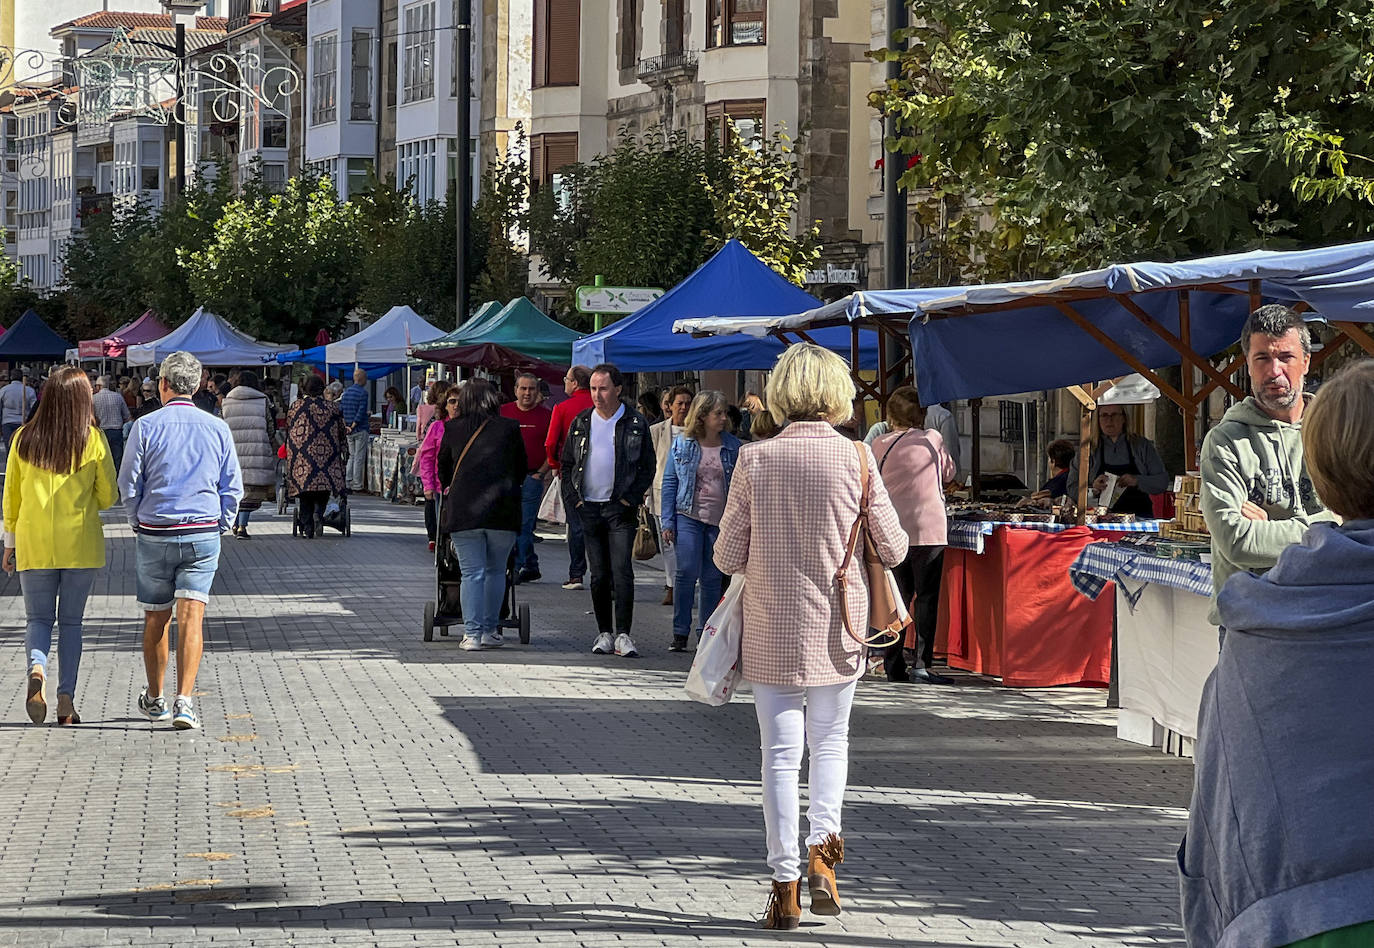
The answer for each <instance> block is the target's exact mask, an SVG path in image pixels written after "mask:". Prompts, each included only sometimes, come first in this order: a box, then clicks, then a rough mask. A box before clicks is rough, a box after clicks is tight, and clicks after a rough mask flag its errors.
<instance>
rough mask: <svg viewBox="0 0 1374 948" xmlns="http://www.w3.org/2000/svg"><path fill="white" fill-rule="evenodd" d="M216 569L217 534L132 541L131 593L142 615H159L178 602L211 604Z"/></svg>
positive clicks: (140, 536) (141, 537) (146, 537)
mask: <svg viewBox="0 0 1374 948" xmlns="http://www.w3.org/2000/svg"><path fill="white" fill-rule="evenodd" d="M218 568H219V534H218V533H196V534H191V535H189V536H182V537H158V536H149V535H148V534H146V533H140V534H138V535H137V536H136V537H135V538H134V592H135V595H136V596H137V597H138V607H139V608H140V609H142V610H143V611H144V612H162V611H163V610H165V609H170V608H172V606H173V605H175V604H176V601H177V600H178V599H195V600H197V601H199V602H206V603H208V602H209V601H210V587H211V586H212V585H213V584H214V582H215V570H217V569H218Z"/></svg>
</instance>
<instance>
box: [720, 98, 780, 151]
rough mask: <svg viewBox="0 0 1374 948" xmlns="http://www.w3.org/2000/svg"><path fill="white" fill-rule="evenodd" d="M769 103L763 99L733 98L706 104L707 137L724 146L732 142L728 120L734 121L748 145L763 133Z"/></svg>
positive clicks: (736, 128)
mask: <svg viewBox="0 0 1374 948" xmlns="http://www.w3.org/2000/svg"><path fill="white" fill-rule="evenodd" d="M766 105H767V103H766V102H765V101H764V100H763V99H733V100H730V101H728V102H714V103H712V104H710V105H708V106H706V138H707V140H708V141H713V142H715V143H716V144H718V145H720V146H722V147H724V146H725V145H728V144H729V143H730V136H729V134H728V132H727V129H728V127H729V126H727V125H726V120H727V119H728V120H729V121H731V122H733V123H734V126H735V131H736V132H737V133H738V134H739V137H740V139H741V140H743V141H744V143H745V144H746V145H747V144H749V143H751V142H754V141H756V140H757V139H759V138H760V137H761V136H762V135H763V116H764V109H765V107H766Z"/></svg>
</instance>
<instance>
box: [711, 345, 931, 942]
mask: <svg viewBox="0 0 1374 948" xmlns="http://www.w3.org/2000/svg"><path fill="white" fill-rule="evenodd" d="M766 394H767V399H768V407H769V409H770V410H771V411H772V414H773V417H774V418H775V419H776V420H777V421H778V422H779V423H783V424H786V427H785V428H783V430H782V431H781V432H780V433H779V434H777V435H776V436H774V437H773V438H770V439H769V440H767V441H764V442H761V443H757V444H746V445H744V447H742V448H741V449H740V453H739V460H738V461H737V462H736V464H735V474H734V477H733V479H732V480H731V483H730V495H729V498H728V499H727V501H726V505H725V514H724V516H722V517H721V521H720V536H719V537H718V538H717V540H716V548H715V558H716V565H717V566H718V567H720V570H721V572H723V573H726V574H730V573H743V574H744V577H745V583H744V595H743V605H744V627H743V634H742V636H741V642H740V658H741V665H740V670H741V672H742V673H743V676H744V678H745V680H747V681H749V682H751V683H752V684H753V686H754V707H755V711H756V712H757V714H758V720H759V736H760V742H761V747H762V756H763V814H764V827H765V830H766V833H767V838H768V866H769V868H770V869H772V870H773V892H772V896H771V897H770V898H769V901H768V907H767V909H766V911H765V916H764V919H763V925H764V927H765V928H775V929H776V928H780V929H795V928H797V927H798V925H800V924H801V903H800V897H799V896H800V892H799V890H800V888H801V878H800V877H801V859H800V854H799V852H798V849H797V831H798V823H799V822H800V814H799V810H800V805H799V802H798V793H799V791H798V783H799V773H798V772H799V771H800V769H801V761H802V750H803V744H805V745H806V746H808V747H809V748H810V751H811V771H810V775H809V777H808V780H807V785H808V795H809V797H810V801H811V806H810V809H809V810H808V812H807V820H808V823H809V824H810V825H809V832H808V833H807V838H806V841H807V844H808V846H809V847H810V849H809V858H808V862H807V883H808V885H807V887H808V889H809V891H810V894H811V912H812V914H815V915H838V914H840V899H839V892H838V889H837V885H836V882H835V864H836V863H838V862H841V861H842V860H843V859H844V841H843V839H842V838H841V836H840V808H841V805H842V803H843V802H844V789H845V781H846V775H847V773H848V769H849V710H850V706H851V705H852V703H853V701H854V686H855V683H856V682H857V681H858V679H859V676H860V675H862V674H863V672H864V665H865V658H864V646H863V645H862V644H861V643H860V642H858V641H856V640H855V639H853V638H851V637H850V636H849V635H848V634H847V633H846V632H845V629H844V623H843V615H844V610H846V609H847V610H848V615H849V617H850V620H851V624H852V626H853V627H854V628H855V629H860V630H866V629H867V628H868V589H867V585H866V581H865V576H864V570H863V568H862V566H861V564H859V563H857V562H852V563H851V566H850V568H849V570H848V578H849V583H848V586H847V592H846V600H845V602H841V600H840V591H839V586H838V583H837V581H836V574H837V573H838V572H839V569H840V566H841V564H842V563H843V562H844V560H845V550H846V548H847V545H848V540H849V533H850V530H851V528H852V527H853V525H854V521H855V519H856V518H857V517H858V515H859V503H860V498H861V496H862V493H863V489H862V480H861V476H860V471H861V464H860V452H862V453H863V456H864V457H863V460H865V461H866V462H867V466H868V477H869V487H868V496H869V507H868V530H869V533H870V534H871V536H872V538H873V543H874V545H875V547H876V548H877V551H878V555H879V557H880V558H881V559H882V561H883V562H884V563H885V564H886V565H887V566H889V567H892V566H896V565H897V564H898V563H900V562H902V560H903V559H904V558H905V557H906V555H907V548H908V545H909V544H908V539H907V535H906V531H905V530H903V529H902V524H901V521H900V519H898V517H897V511H896V510H894V509H893V507H892V502H891V501H890V500H889V499H888V495H887V490H886V488H885V487H884V486H883V479H882V477H881V476H879V474H878V465H877V463H876V462H875V461H874V459H873V453H872V451H871V449H870V448H869V447H868V445H866V444H864V443H863V442H858V443H855V442H852V441H850V440H849V439H848V438H846V437H845V436H844V435H843V434H841V433H839V432H838V431H836V430H835V428H834V426H835V425H839V424H843V423H845V422H846V421H848V420H849V419H850V417H851V416H852V414H853V404H854V383H853V381H852V380H851V379H850V376H849V367H848V366H847V365H845V362H844V360H843V359H841V358H840V357H839V356H837V355H835V354H834V353H833V352H830V351H829V350H827V349H822V348H821V347H819V346H814V345H811V344H810V343H799V344H797V345H794V346H790V347H788V349H787V351H786V352H784V353H783V354H782V356H781V357H779V359H778V362H777V365H776V366H775V367H774V369H773V373H772V376H771V377H770V378H769V381H768V390H767V393H766ZM857 555H858V557H860V558H861V557H862V555H863V549H862V546H860V548H859V551H858V554H857Z"/></svg>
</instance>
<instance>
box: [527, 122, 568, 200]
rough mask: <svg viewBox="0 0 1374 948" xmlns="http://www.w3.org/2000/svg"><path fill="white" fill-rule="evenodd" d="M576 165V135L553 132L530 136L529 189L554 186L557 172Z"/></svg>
mask: <svg viewBox="0 0 1374 948" xmlns="http://www.w3.org/2000/svg"><path fill="white" fill-rule="evenodd" d="M575 164H577V133H576V132H554V133H551V134H548V135H531V136H530V189H531V190H534V191H537V190H539V189H540V188H542V187H543V186H544V185H547V184H556V183H557V182H556V181H555V180H554V179H555V178H556V177H558V176H559V175H558V172H559V171H561V170H563V169H564V168H566V167H568V165H575Z"/></svg>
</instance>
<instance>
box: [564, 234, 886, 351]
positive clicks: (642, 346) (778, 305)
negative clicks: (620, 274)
mask: <svg viewBox="0 0 1374 948" xmlns="http://www.w3.org/2000/svg"><path fill="white" fill-rule="evenodd" d="M818 303H820V300H818V299H816V298H815V297H814V296H812V295H811V294H810V293H807V292H806V291H805V290H802V289H800V288H799V287H797V286H794V285H793V284H791V283H789V282H787V280H785V279H783V278H782V277H781V276H780V275H779V274H778V273H777V271H775V270H773V269H772V268H771V267H769V266H768V265H767V264H766V263H764V262H763V261H762V260H760V259H759V258H758V257H755V256H754V255H753V254H752V253H750V252H749V251H748V249H746V248H745V246H744V245H743V244H741V243H740V242H739V241H738V240H730V241H727V242H726V244H725V246H723V247H721V249H720V250H718V251H716V253H715V254H714V255H713V256H712V257H711V259H710V260H707V261H706V262H705V263H703V264H702V265H701V266H700V267H698V268H697V269H696V270H695V271H694V272H693V273H692V274H691V275H690V276H688V277H686V278H685V279H684V280H683V281H682V282H681V283H679V284H678V285H677V286H675V287H673V288H672V289H671V290H669V291H668V292H667V293H664V294H663V295H662V296H660V297H659V298H658V299H656V300H654V301H653V302H652V303H650V304H648V305H647V306H645V307H644V308H643V309H641V310H639V311H638V312H636V313H634V314H633V315H630V316H626V317H625V318H624V319H620V320H617V321H616V322H614V323H611V325H609V326H607V327H606V328H605V329H603V330H601V331H600V332H596V333H592V334H591V335H590V336H583V337H582V338H581V339H579V340H578V341H577V342H576V343H575V344H574V345H573V361H575V362H578V363H581V364H582V365H596V364H597V363H598V362H614V363H615V364H616V365H617V366H619V368H620V369H621V371H623V372H678V371H682V370H684V369H696V370H701V371H709V370H712V369H737V370H748V369H768V368H771V367H772V365H773V363H774V362H776V361H777V360H778V356H779V355H781V354H782V350H783V348H784V343H783V341H782V340H780V339H776V338H773V337H771V336H768V335H767V334H760V335H757V336H750V335H742V334H741V335H734V336H722V337H721V338H717V339H697V338H693V337H692V336H690V335H684V334H682V333H678V332H675V331H674V328H673V327H674V324H675V323H677V322H679V321H681V320H686V319H693V318H702V317H712V316H717V317H731V318H740V317H742V318H746V319H757V318H767V317H772V316H777V315H778V314H780V313H795V312H797V311H799V310H801V309H807V308H810V307H814V306H816V305H817V304H818ZM814 341H815V342H817V343H819V344H820V345H823V346H826V347H827V348H830V349H833V350H835V351H836V352H839V353H841V354H842V355H844V356H845V357H847V358H849V359H850V362H851V364H859V365H864V366H867V367H869V368H872V367H874V366H875V365H877V358H878V356H877V347H876V344H875V343H876V339H875V338H874V334H872V333H864V334H863V339H862V340H860V338H859V336H858V335H854V334H851V333H850V332H849V331H848V330H845V329H836V330H830V331H828V332H822V333H817V334H815V337H814ZM861 343H862V344H861Z"/></svg>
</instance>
